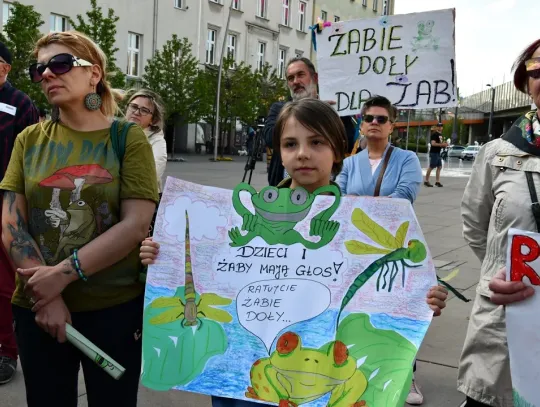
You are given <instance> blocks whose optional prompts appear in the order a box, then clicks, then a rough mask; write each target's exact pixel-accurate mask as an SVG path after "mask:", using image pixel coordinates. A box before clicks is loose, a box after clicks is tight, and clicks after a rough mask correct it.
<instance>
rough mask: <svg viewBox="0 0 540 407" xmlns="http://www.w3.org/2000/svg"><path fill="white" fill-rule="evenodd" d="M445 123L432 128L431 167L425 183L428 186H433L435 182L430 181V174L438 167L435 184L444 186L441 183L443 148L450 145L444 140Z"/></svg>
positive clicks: (440, 186)
mask: <svg viewBox="0 0 540 407" xmlns="http://www.w3.org/2000/svg"><path fill="white" fill-rule="evenodd" d="M442 130H443V125H442V123H439V124H437V125H436V126H433V127H432V128H431V140H430V149H429V168H428V169H427V172H426V180H425V181H424V185H425V186H426V187H430V188H431V187H433V184H431V183H430V182H429V176H430V175H431V171H433V169H434V168H436V169H437V171H436V173H435V185H436V186H438V187H439V188H442V186H443V185H442V184H441V169H442V158H441V149H443V148H446V147H448V143H446V142H444V140H443V136H442Z"/></svg>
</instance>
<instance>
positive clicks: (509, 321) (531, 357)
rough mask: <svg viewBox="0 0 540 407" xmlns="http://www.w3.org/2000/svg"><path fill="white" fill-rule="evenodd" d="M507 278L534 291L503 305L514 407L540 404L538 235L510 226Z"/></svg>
mask: <svg viewBox="0 0 540 407" xmlns="http://www.w3.org/2000/svg"><path fill="white" fill-rule="evenodd" d="M508 238H509V241H508V256H507V259H508V262H507V265H506V274H507V277H506V278H507V280H511V281H523V282H524V283H525V284H528V285H532V287H533V288H534V290H535V293H534V295H533V296H532V297H530V298H527V299H526V300H525V301H521V302H517V303H514V304H511V305H508V306H507V307H506V331H507V336H508V349H509V351H510V370H511V373H512V386H513V390H514V406H515V407H540V392H539V391H538V383H540V319H539V318H538V310H540V259H539V257H540V234H538V233H532V232H526V231H523V230H518V229H510V231H509V233H508Z"/></svg>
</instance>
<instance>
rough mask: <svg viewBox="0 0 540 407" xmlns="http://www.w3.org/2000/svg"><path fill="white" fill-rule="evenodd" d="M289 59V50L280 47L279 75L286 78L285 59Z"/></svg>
mask: <svg viewBox="0 0 540 407" xmlns="http://www.w3.org/2000/svg"><path fill="white" fill-rule="evenodd" d="M286 60H287V50H286V49H283V48H280V49H279V55H278V75H279V77H280V78H285V61H286Z"/></svg>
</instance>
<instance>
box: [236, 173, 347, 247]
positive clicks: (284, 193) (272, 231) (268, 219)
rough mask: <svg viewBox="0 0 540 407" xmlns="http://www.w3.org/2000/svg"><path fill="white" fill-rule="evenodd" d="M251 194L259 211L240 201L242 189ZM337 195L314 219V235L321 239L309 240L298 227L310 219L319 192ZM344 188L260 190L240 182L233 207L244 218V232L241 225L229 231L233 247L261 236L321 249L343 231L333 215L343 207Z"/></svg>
mask: <svg viewBox="0 0 540 407" xmlns="http://www.w3.org/2000/svg"><path fill="white" fill-rule="evenodd" d="M242 191H247V192H249V193H250V194H251V202H252V203H253V206H254V207H255V214H253V213H251V212H250V211H249V210H248V209H247V208H246V207H245V206H244V205H243V204H242V201H241V200H240V192H242ZM323 194H333V195H334V197H335V200H334V202H333V203H332V205H331V206H330V207H329V208H327V209H325V210H323V211H321V212H320V213H319V214H317V215H315V216H314V217H313V218H312V219H311V224H310V230H309V233H310V236H320V238H321V239H320V240H319V241H318V242H312V241H309V240H306V239H305V238H304V237H302V235H301V234H300V233H299V232H298V231H296V230H294V227H295V226H296V224H297V223H299V222H301V221H302V220H304V219H305V218H306V216H307V215H308V214H309V211H310V210H311V205H312V204H313V202H314V200H315V198H316V197H317V196H318V195H323ZM340 197H341V191H340V190H339V188H338V187H337V186H336V185H333V184H331V185H327V186H324V187H320V188H318V189H317V190H315V191H314V192H313V193H312V194H310V193H309V192H308V191H307V190H305V189H304V188H301V187H299V188H294V189H289V188H275V187H266V188H264V189H262V190H261V192H259V193H257V191H256V190H255V189H254V188H253V187H252V186H251V185H249V184H245V183H242V184H239V185H238V186H237V187H236V188H235V189H234V191H233V206H234V209H235V210H236V212H237V213H238V215H240V216H241V217H242V230H246V231H247V232H248V233H247V234H246V235H243V234H242V233H241V232H240V230H239V228H238V227H234V228H232V229H231V230H230V231H229V237H230V239H231V244H230V245H231V246H232V247H239V246H245V245H247V244H248V243H249V242H250V241H251V240H253V239H254V238H255V237H256V236H260V237H262V238H263V239H264V241H265V242H266V243H267V244H269V245H275V244H285V245H293V244H295V243H301V244H302V245H304V247H306V248H308V249H319V248H321V247H323V246H325V245H327V244H328V243H330V242H331V241H332V239H333V238H334V236H336V234H337V232H338V230H339V223H338V222H336V221H331V220H330V218H331V217H332V215H333V214H334V213H335V212H336V210H337V208H338V207H339V203H340Z"/></svg>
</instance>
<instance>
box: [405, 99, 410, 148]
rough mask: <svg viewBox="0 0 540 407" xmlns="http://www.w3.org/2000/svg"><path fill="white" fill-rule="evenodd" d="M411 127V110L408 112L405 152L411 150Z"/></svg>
mask: <svg viewBox="0 0 540 407" xmlns="http://www.w3.org/2000/svg"><path fill="white" fill-rule="evenodd" d="M410 126H411V109H409V110H408V112H407V137H406V138H405V150H408V149H409V128H410Z"/></svg>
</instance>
